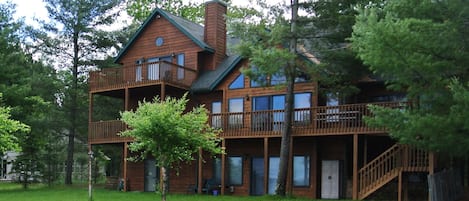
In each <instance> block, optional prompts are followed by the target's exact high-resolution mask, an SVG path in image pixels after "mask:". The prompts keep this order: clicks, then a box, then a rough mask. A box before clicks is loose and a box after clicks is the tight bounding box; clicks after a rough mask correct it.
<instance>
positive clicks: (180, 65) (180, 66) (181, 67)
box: [177, 54, 185, 80]
mask: <svg viewBox="0 0 469 201" xmlns="http://www.w3.org/2000/svg"><path fill="white" fill-rule="evenodd" d="M184 62H185V58H184V54H178V55H177V64H178V72H177V79H178V80H182V79H184Z"/></svg>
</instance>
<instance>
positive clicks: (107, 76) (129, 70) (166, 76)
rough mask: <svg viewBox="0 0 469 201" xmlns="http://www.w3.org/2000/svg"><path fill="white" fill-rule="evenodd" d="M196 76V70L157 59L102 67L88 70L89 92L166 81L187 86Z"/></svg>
mask: <svg viewBox="0 0 469 201" xmlns="http://www.w3.org/2000/svg"><path fill="white" fill-rule="evenodd" d="M196 77H197V71H196V70H193V69H189V68H186V67H183V66H178V65H176V64H173V63H170V62H166V61H159V62H147V63H142V64H136V65H133V66H123V67H117V68H104V69H101V70H99V71H92V72H90V78H89V86H90V91H91V92H99V91H107V90H114V89H122V88H125V87H139V86H147V85H154V84H160V83H162V82H166V83H168V84H172V85H174V86H178V87H182V88H189V87H190V86H191V84H192V82H193V81H194V80H195V79H196Z"/></svg>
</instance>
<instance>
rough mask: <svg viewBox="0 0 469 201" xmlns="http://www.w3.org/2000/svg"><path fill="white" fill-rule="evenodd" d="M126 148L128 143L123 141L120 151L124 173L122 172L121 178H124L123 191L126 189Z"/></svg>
mask: <svg viewBox="0 0 469 201" xmlns="http://www.w3.org/2000/svg"><path fill="white" fill-rule="evenodd" d="M127 150H128V145H127V142H124V150H123V153H122V156H123V157H122V158H123V160H124V161H123V165H124V168H123V171H124V173H123V174H122V179H123V180H124V189H123V190H124V192H126V191H127V152H128V151H127Z"/></svg>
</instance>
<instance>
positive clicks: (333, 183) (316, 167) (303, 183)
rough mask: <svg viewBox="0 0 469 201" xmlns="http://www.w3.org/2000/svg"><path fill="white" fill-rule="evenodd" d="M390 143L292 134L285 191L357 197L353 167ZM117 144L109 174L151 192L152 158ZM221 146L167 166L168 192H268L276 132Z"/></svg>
mask: <svg viewBox="0 0 469 201" xmlns="http://www.w3.org/2000/svg"><path fill="white" fill-rule="evenodd" d="M394 144H395V142H394V141H393V140H391V139H390V138H389V137H387V136H376V135H344V136H314V137H311V136H309V137H293V138H292V141H291V145H292V146H291V151H290V156H289V157H290V164H289V167H290V168H289V171H288V173H287V175H288V176H287V191H288V192H290V193H291V194H293V195H295V196H300V197H308V198H331V199H339V198H355V199H357V198H358V192H359V190H360V189H358V188H359V185H362V183H363V182H359V181H358V180H359V176H360V175H359V172H361V171H359V170H360V169H361V168H363V167H365V166H366V165H367V164H369V163H375V162H374V160H373V159H375V158H376V157H378V156H380V154H382V153H383V152H386V151H387V150H388V149H389V148H392V147H394ZM118 146H119V147H120V150H121V152H122V155H121V156H120V160H121V161H122V163H121V166H120V167H117V168H118V169H119V171H116V172H115V174H118V175H109V176H118V177H120V178H125V181H126V190H128V191H154V190H155V188H157V186H158V183H159V181H160V180H159V179H160V178H159V169H158V168H156V166H155V165H154V164H155V161H154V160H152V159H151V158H150V159H147V160H145V161H141V162H128V161H126V160H122V159H123V158H124V157H123V156H124V155H127V156H129V155H130V154H131V153H129V152H128V150H127V144H126V143H123V144H120V145H118ZM222 146H223V147H225V150H226V154H225V155H222V156H209V155H207V154H202V155H203V156H202V157H196V158H197V160H195V161H192V162H190V163H189V164H184V165H183V166H182V167H181V169H180V171H175V170H172V171H170V175H169V191H170V192H171V193H210V194H212V193H219V194H226V195H243V196H245V195H265V194H273V193H274V190H275V184H276V178H277V173H278V165H279V164H278V163H279V153H280V138H279V137H271V138H246V139H225V140H223V141H222ZM419 160H422V159H419ZM424 160H426V159H425V158H424ZM423 164H424V165H423V166H425V165H428V164H427V163H425V162H424V163H423ZM115 168H116V167H115ZM368 168H369V167H368ZM415 170H417V169H415ZM426 170H427V169H424V168H423V169H422V168H419V169H418V171H426ZM354 192H356V193H355V194H354Z"/></svg>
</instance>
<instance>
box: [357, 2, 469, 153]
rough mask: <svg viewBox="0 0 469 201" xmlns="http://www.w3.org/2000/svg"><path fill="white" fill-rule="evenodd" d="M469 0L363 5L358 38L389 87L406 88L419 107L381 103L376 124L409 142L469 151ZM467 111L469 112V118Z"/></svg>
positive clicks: (362, 50) (359, 49) (442, 149)
mask: <svg viewBox="0 0 469 201" xmlns="http://www.w3.org/2000/svg"><path fill="white" fill-rule="evenodd" d="M468 22H469V4H468V3H467V2H466V1H460V0H444V1H432V0H423V1H415V0H399V1H397V0H388V1H386V3H385V4H384V5H379V6H375V5H371V6H367V7H365V8H363V9H362V10H361V12H360V14H359V15H358V17H357V22H356V25H355V26H354V28H353V36H352V38H351V41H352V43H353V47H354V49H355V50H356V51H357V53H358V56H359V57H360V59H362V60H363V62H364V63H365V64H366V65H369V67H370V69H371V70H372V71H373V72H374V73H376V74H377V75H379V76H381V77H383V78H384V79H385V80H388V87H389V88H391V89H394V90H399V91H406V92H407V98H408V100H409V101H411V102H412V107H409V108H407V109H406V110H398V109H395V110H392V109H385V108H373V111H374V112H375V113H376V114H375V115H376V116H375V117H374V118H372V119H371V120H370V122H371V123H372V124H373V125H376V126H385V127H386V128H387V129H388V130H389V132H390V134H391V136H393V137H395V138H397V139H398V140H399V141H400V142H401V143H406V144H413V145H416V146H418V147H420V148H424V149H428V150H432V151H439V152H447V153H450V154H456V155H465V154H467V153H468V152H469V140H468V139H469V138H468V137H469V136H468V134H469V128H468V127H467V118H466V116H467V114H466V113H467V112H466V111H467V110H464V109H467V105H468V101H469V98H468V96H467V90H468V85H467V83H468V82H469V71H468V70H467V69H468V63H469V39H468V37H467V36H468V35H469V24H468ZM464 118H465V119H464Z"/></svg>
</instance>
